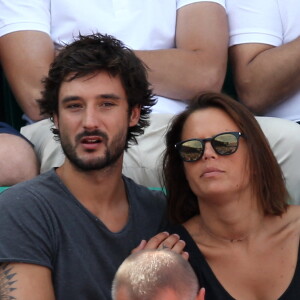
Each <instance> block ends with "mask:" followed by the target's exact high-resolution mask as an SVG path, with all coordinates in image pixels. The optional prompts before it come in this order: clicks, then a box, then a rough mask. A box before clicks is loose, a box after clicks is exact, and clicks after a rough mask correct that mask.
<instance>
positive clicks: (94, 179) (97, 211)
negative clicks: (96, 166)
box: [56, 161, 128, 231]
mask: <svg viewBox="0 0 300 300" xmlns="http://www.w3.org/2000/svg"><path fill="white" fill-rule="evenodd" d="M121 171H122V164H120V163H119V162H117V163H116V164H115V165H113V166H110V167H108V168H105V169H101V170H96V171H80V170H78V169H77V168H76V167H74V166H73V165H72V164H71V163H70V162H69V161H66V162H65V163H64V164H63V165H62V166H61V167H60V168H58V169H57V170H56V173H57V175H58V176H59V177H60V179H61V180H62V182H63V183H64V184H65V185H66V187H67V188H68V189H69V191H70V192H71V193H72V194H73V196H74V197H75V198H76V199H77V200H78V201H79V202H81V204H82V205H83V206H84V207H85V208H86V209H88V210H89V211H90V212H91V213H93V214H94V215H95V216H96V217H97V218H99V219H100V220H101V221H102V222H103V223H104V224H105V225H106V226H107V227H108V228H109V229H110V230H111V231H118V230H120V229H122V228H123V227H124V225H125V224H126V222H127V218H128V201H127V195H126V189H125V184H124V181H123V179H122V173H121Z"/></svg>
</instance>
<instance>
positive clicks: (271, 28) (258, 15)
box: [226, 0, 283, 46]
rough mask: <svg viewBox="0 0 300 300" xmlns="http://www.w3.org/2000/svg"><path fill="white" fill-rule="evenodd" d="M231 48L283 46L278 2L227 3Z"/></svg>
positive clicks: (254, 0) (239, 1)
mask: <svg viewBox="0 0 300 300" xmlns="http://www.w3.org/2000/svg"><path fill="white" fill-rule="evenodd" d="M226 10H227V14H228V20H229V29H230V30H229V31H230V32H229V35H230V40H229V46H233V45H237V44H244V43H263V44H269V45H272V46H280V45H281V44H282V35H283V33H282V24H281V16H280V12H279V8H278V4H277V1H274V0H264V1H260V0H251V1H249V0H231V1H227V3H226Z"/></svg>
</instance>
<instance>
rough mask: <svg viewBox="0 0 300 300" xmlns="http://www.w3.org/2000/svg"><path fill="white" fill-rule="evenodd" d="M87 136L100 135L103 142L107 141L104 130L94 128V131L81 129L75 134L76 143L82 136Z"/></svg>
mask: <svg viewBox="0 0 300 300" xmlns="http://www.w3.org/2000/svg"><path fill="white" fill-rule="evenodd" d="M88 136H98V137H101V138H102V139H103V141H104V142H107V141H108V136H107V134H106V133H105V132H103V131H101V130H94V131H83V132H81V133H79V134H77V136H76V138H75V141H76V143H80V140H81V139H82V138H84V137H88Z"/></svg>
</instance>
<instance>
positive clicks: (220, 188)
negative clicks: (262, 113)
mask: <svg viewBox="0 0 300 300" xmlns="http://www.w3.org/2000/svg"><path fill="white" fill-rule="evenodd" d="M163 167H164V179H165V185H166V189H167V191H168V205H169V214H170V218H171V219H172V221H173V222H175V223H182V222H185V221H187V220H188V219H190V218H191V217H193V216H195V215H198V214H199V213H200V211H201V206H203V205H204V206H205V207H208V206H211V205H216V207H219V208H220V207H221V205H223V203H222V201H223V200H221V201H220V200H219V199H225V197H226V196H228V198H230V197H231V196H235V197H236V199H240V200H241V199H243V197H246V198H247V199H251V201H252V202H253V203H252V204H251V207H252V208H255V209H256V208H257V209H258V210H259V211H260V212H261V214H264V215H282V214H283V213H284V212H285V211H286V209H287V202H286V201H287V198H288V194H287V190H286V187H285V182H284V179H283V176H282V173H281V169H280V167H279V165H278V163H277V161H276V158H275V157H274V155H273V152H272V150H271V148H270V146H269V144H268V141H267V139H266V137H265V136H264V134H263V132H262V130H261V128H260V126H259V124H258V123H257V121H256V119H255V118H254V116H253V114H252V113H251V112H250V111H249V110H248V109H247V108H245V107H244V106H243V105H242V104H240V103H239V102H237V101H235V100H233V99H231V98H230V97H229V96H226V95H223V94H218V93H207V94H203V95H201V96H199V97H197V98H196V99H194V101H193V102H192V103H191V105H190V106H189V107H188V108H187V110H186V111H184V112H183V113H181V114H179V115H178V116H176V117H175V119H174V120H173V122H172V124H171V125H170V128H169V131H168V133H167V136H166V152H165V156H164V166H163ZM231 199H232V197H231ZM218 201H219V202H220V203H219V202H218ZM199 207H200V209H199Z"/></svg>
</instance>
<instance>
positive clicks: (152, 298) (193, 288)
mask: <svg viewBox="0 0 300 300" xmlns="http://www.w3.org/2000/svg"><path fill="white" fill-rule="evenodd" d="M112 297H113V300H196V299H197V300H204V290H203V289H201V290H200V291H199V284H198V280H197V278H196V275H195V273H194V271H193V269H192V267H191V266H190V264H189V263H188V261H186V260H185V259H183V258H182V257H181V256H180V255H179V254H177V253H175V252H172V251H171V250H168V249H164V250H142V251H139V252H137V253H134V254H131V255H130V256H129V257H128V258H126V259H125V261H124V262H123V263H122V264H121V266H120V267H119V269H118V271H117V273H116V275H115V278H114V281H113V286H112Z"/></svg>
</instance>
